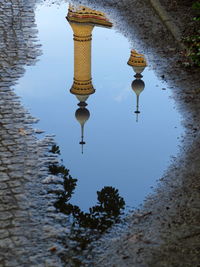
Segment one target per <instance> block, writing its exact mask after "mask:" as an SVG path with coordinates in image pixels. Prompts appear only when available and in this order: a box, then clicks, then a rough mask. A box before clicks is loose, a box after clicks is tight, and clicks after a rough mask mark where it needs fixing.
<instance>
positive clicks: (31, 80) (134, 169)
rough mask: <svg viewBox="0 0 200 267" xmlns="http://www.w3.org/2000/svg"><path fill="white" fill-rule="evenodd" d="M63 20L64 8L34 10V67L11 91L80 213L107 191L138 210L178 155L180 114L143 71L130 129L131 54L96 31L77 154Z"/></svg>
mask: <svg viewBox="0 0 200 267" xmlns="http://www.w3.org/2000/svg"><path fill="white" fill-rule="evenodd" d="M66 14H67V5H66V4H65V5H61V6H60V7H59V8H58V7H57V6H54V7H45V6H43V7H39V8H38V10H37V24H38V29H39V40H40V43H41V44H42V50H43V55H42V56H41V58H40V61H39V62H38V63H37V64H36V66H33V67H28V68H27V71H26V73H25V75H24V77H23V78H21V79H20V81H19V84H18V85H17V86H16V91H17V94H18V95H20V96H22V102H23V103H24V105H25V106H26V107H28V109H29V110H30V111H31V113H32V115H34V116H36V117H38V118H40V122H39V124H38V127H39V128H40V129H43V130H45V131H46V133H53V134H55V139H56V142H57V144H58V145H59V146H60V149H61V155H62V158H63V161H64V164H65V165H66V167H67V168H69V169H70V172H71V175H72V176H73V177H76V178H77V179H78V186H77V188H76V192H75V194H74V196H73V200H72V201H71V202H72V203H74V204H76V205H78V206H80V207H81V208H82V209H84V210H86V209H87V208H88V207H89V206H92V205H94V204H95V203H96V191H97V190H100V189H101V188H102V187H104V186H113V187H115V188H117V189H119V193H120V195H121V196H122V197H123V198H124V199H125V202H126V204H127V205H128V206H131V207H134V206H137V205H138V204H140V203H142V201H143V200H144V198H145V196H146V195H147V194H148V193H150V192H151V186H154V185H155V182H156V180H157V179H159V177H161V175H162V173H163V172H164V170H165V169H166V168H167V166H168V164H169V161H170V156H171V155H175V154H176V152H177V150H178V136H180V134H181V133H182V131H183V130H182V127H181V126H180V115H179V114H178V113H177V111H176V109H175V108H174V102H173V100H171V99H170V92H169V89H167V85H166V84H165V83H163V82H161V81H160V80H158V79H157V78H156V76H155V74H154V72H153V71H151V70H149V68H148V67H147V68H146V70H145V71H144V72H143V76H144V77H143V80H144V82H145V89H144V91H143V92H142V93H141V95H140V111H141V113H140V114H139V121H138V122H136V117H135V113H134V111H135V109H136V96H135V93H134V92H133V91H132V89H131V82H132V81H133V80H134V79H135V78H134V72H133V70H132V68H131V67H129V66H128V65H127V61H128V59H129V56H130V51H131V49H133V48H134V47H130V45H129V43H128V41H127V40H126V38H125V37H123V36H122V35H121V34H119V33H117V32H116V30H115V29H105V28H97V27H96V28H95V29H94V31H93V41H92V77H93V85H94V87H95V89H96V92H95V94H93V95H91V96H90V98H89V99H88V106H87V108H88V109H89V111H90V119H89V120H88V121H87V122H86V124H85V141H86V145H85V147H84V154H83V155H82V154H81V148H80V145H79V141H80V136H81V131H80V125H79V123H78V122H77V121H76V119H75V115H74V114H75V111H76V109H77V108H78V106H77V103H78V101H77V99H76V98H75V96H74V95H72V94H70V92H69V89H70V88H71V85H72V83H73V36H72V34H73V33H72V30H71V27H70V25H69V24H68V22H67V21H66V19H65V16H66ZM158 67H159V66H158ZM163 89H167V90H163Z"/></svg>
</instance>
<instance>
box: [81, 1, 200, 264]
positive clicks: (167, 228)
mask: <svg viewBox="0 0 200 267" xmlns="http://www.w3.org/2000/svg"><path fill="white" fill-rule="evenodd" d="M152 2H154V1H148V0H143V1H136V0H123V1H115V0H112V1H111V0H110V1H109V0H107V1H98V0H96V1H81V3H84V4H86V3H88V4H89V5H91V6H92V7H94V8H98V7H101V8H102V9H104V11H105V12H106V13H107V14H109V16H110V18H111V20H112V21H113V22H114V25H115V28H116V30H117V31H120V32H121V33H122V34H124V35H125V36H126V37H127V38H128V39H129V40H130V43H131V48H136V49H137V50H138V51H140V52H142V53H144V54H145V55H146V56H147V58H148V62H149V63H150V68H152V69H154V70H155V73H156V74H157V76H158V77H160V79H164V80H165V81H167V82H168V86H169V88H170V89H171V91H172V95H173V98H174V100H175V101H176V105H177V107H178V109H179V111H180V112H181V113H182V118H183V120H182V124H183V126H184V127H185V134H184V136H182V141H181V145H180V152H179V155H178V156H177V157H174V158H173V160H172V163H171V165H170V166H169V168H168V170H167V171H166V172H165V174H164V175H163V177H162V178H161V179H160V182H159V183H158V185H157V188H156V189H155V191H154V192H153V193H152V195H151V196H149V197H147V199H146V201H145V202H144V204H143V207H142V208H141V209H140V210H138V211H135V212H134V213H133V214H131V215H130V216H129V217H128V218H127V223H126V225H125V226H124V228H123V227H121V226H118V227H116V228H114V229H113V230H112V232H111V233H110V234H108V235H107V236H104V238H102V239H101V240H100V241H99V242H98V243H97V244H96V249H94V251H93V260H92V261H89V263H86V265H87V266H120V267H122V266H159V267H161V266H167V267H169V266H181V267H182V266H188V267H189V266H199V256H200V225H199V221H200V156H199V155H200V151H199V150H200V131H199V129H200V127H199V126H200V120H199V119H200V86H199V69H195V68H193V69H190V70H189V69H185V68H184V67H182V65H181V64H180V61H181V60H183V58H182V57H181V52H182V51H183V46H182V44H181V43H180V42H179V40H180V36H181V34H182V33H183V32H184V31H185V28H186V25H187V26H188V25H189V24H190V20H191V13H190V12H189V11H187V10H188V3H187V2H186V1H184V2H182V3H181V2H180V1H174V2H176V6H175V5H174V4H173V1H165V2H164V1H163V0H162V1H160V4H161V9H157V10H155V9H154V8H153V7H152ZM79 3H80V1H79ZM170 4H171V7H170ZM172 9H173V10H172ZM163 13H164V15H165V16H164V17H163ZM166 21H167V24H166V23H165V22H166ZM168 22H170V23H168ZM173 25H176V27H177V29H176V30H175V31H174V28H173ZM176 37H178V38H176ZM90 256H91V255H90Z"/></svg>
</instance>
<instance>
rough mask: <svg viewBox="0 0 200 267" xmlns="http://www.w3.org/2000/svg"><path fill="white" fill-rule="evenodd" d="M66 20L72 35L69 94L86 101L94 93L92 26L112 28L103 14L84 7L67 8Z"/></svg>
mask: <svg viewBox="0 0 200 267" xmlns="http://www.w3.org/2000/svg"><path fill="white" fill-rule="evenodd" d="M67 20H68V22H69V24H70V25H71V27H72V30H73V33H74V82H73V85H72V87H71V89H70V92H71V93H72V94H74V95H76V96H77V98H78V99H79V101H86V99H87V98H88V97H89V95H91V94H93V93H94V92H95V89H94V87H93V85H92V76H91V43H92V30H93V28H94V26H102V27H109V28H110V27H112V23H110V22H109V21H108V19H107V18H106V17H105V15H104V13H102V12H99V11H96V10H92V9H89V8H86V7H84V6H79V7H74V6H71V5H70V6H69V11H68V15H67Z"/></svg>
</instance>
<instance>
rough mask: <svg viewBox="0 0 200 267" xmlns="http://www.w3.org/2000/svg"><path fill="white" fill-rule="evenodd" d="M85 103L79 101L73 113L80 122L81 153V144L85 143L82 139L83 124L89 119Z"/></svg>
mask: <svg viewBox="0 0 200 267" xmlns="http://www.w3.org/2000/svg"><path fill="white" fill-rule="evenodd" d="M86 106H87V104H86V103H84V102H81V103H80V104H79V107H80V108H78V109H77V110H76V113H75V117H76V119H77V121H78V122H79V123H80V125H81V141H80V143H79V144H80V145H81V146H82V154H83V145H85V141H84V125H85V123H86V121H87V120H88V119H89V117H90V112H89V110H88V109H87V108H86Z"/></svg>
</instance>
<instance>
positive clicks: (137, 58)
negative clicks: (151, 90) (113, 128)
mask: <svg viewBox="0 0 200 267" xmlns="http://www.w3.org/2000/svg"><path fill="white" fill-rule="evenodd" d="M127 64H128V65H129V66H131V67H132V68H133V70H134V72H135V73H136V74H135V75H134V76H135V78H136V79H135V80H134V81H133V82H132V84H131V87H132V89H133V91H134V92H135V94H136V99H137V100H136V111H135V113H136V122H138V115H139V114H140V111H139V97H140V94H141V92H142V91H143V90H144V87H145V83H144V81H143V80H141V78H142V77H143V76H142V74H141V73H142V72H143V71H144V69H145V68H146V66H147V62H146V59H145V57H144V55H143V54H139V53H137V51H136V50H131V55H130V58H129V60H128V62H127Z"/></svg>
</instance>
